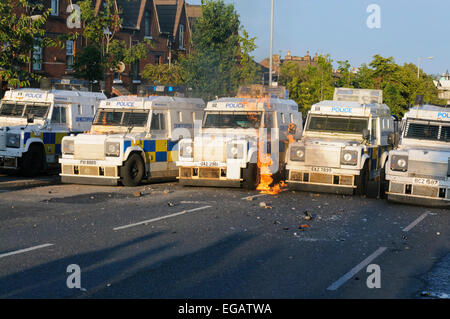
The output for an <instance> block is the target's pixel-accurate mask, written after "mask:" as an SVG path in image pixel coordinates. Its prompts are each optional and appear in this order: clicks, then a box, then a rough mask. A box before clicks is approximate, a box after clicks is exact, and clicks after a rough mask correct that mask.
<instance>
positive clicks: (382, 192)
mask: <svg viewBox="0 0 450 319" xmlns="http://www.w3.org/2000/svg"><path fill="white" fill-rule="evenodd" d="M388 188H389V183H388V181H387V180H386V164H385V165H384V167H383V168H382V169H381V172H380V198H385V197H386V193H387V191H388Z"/></svg>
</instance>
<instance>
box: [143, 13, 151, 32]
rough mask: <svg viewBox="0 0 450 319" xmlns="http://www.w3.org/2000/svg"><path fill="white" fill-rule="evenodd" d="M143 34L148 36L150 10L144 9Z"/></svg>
mask: <svg viewBox="0 0 450 319" xmlns="http://www.w3.org/2000/svg"><path fill="white" fill-rule="evenodd" d="M144 33H145V34H144V35H145V37H150V12H149V11H145V20H144Z"/></svg>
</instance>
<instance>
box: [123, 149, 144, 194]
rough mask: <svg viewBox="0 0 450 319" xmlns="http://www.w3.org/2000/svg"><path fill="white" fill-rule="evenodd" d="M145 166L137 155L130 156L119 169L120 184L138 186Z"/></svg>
mask: <svg viewBox="0 0 450 319" xmlns="http://www.w3.org/2000/svg"><path fill="white" fill-rule="evenodd" d="M144 172H145V166H144V161H143V160H142V157H141V156H140V155H139V154H136V153H135V154H131V156H130V157H129V158H128V160H127V161H126V162H125V164H124V165H123V166H122V167H121V168H120V176H121V178H122V184H123V185H125V186H129V187H134V186H138V185H139V184H140V183H141V181H142V178H143V177H144Z"/></svg>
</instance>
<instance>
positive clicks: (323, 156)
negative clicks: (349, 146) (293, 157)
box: [305, 147, 341, 167]
mask: <svg viewBox="0 0 450 319" xmlns="http://www.w3.org/2000/svg"><path fill="white" fill-rule="evenodd" d="M340 159H341V150H340V149H324V148H316V147H312V148H306V154H305V163H306V165H312V166H321V167H339V164H340Z"/></svg>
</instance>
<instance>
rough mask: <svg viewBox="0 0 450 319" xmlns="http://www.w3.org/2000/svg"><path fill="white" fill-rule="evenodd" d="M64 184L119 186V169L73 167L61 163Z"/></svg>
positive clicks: (110, 167)
mask: <svg viewBox="0 0 450 319" xmlns="http://www.w3.org/2000/svg"><path fill="white" fill-rule="evenodd" d="M60 176H61V181H62V182H63V183H74V184H91V185H117V182H118V181H119V179H120V177H119V168H118V167H117V166H97V165H73V164H66V163H61V174H60Z"/></svg>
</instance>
